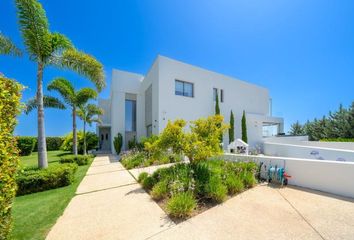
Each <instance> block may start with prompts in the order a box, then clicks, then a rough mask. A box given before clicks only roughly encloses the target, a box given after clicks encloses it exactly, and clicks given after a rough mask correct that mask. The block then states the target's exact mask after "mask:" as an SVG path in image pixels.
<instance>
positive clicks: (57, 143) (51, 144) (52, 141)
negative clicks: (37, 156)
mask: <svg viewBox="0 0 354 240" xmlns="http://www.w3.org/2000/svg"><path fill="white" fill-rule="evenodd" d="M63 141H64V139H63V137H46V143H47V151H58V150H60V147H61V145H62V144H63ZM37 148H38V145H37V141H36V144H35V145H34V150H33V151H34V152H37Z"/></svg>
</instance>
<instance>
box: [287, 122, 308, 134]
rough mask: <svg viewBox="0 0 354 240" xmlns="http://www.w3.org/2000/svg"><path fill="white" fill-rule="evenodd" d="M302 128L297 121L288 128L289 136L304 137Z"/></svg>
mask: <svg viewBox="0 0 354 240" xmlns="http://www.w3.org/2000/svg"><path fill="white" fill-rule="evenodd" d="M304 133H305V131H304V127H303V126H302V125H301V124H300V123H299V121H296V123H293V124H292V125H291V127H290V131H289V134H290V135H293V136H301V135H304Z"/></svg>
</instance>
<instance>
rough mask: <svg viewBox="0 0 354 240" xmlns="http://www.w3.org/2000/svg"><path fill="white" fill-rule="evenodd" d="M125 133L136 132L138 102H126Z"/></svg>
mask: <svg viewBox="0 0 354 240" xmlns="http://www.w3.org/2000/svg"><path fill="white" fill-rule="evenodd" d="M125 131H126V132H135V131H136V101H135V100H128V99H126V100H125Z"/></svg>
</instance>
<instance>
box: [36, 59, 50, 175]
mask: <svg viewBox="0 0 354 240" xmlns="http://www.w3.org/2000/svg"><path fill="white" fill-rule="evenodd" d="M43 69H44V65H43V63H38V71H37V101H38V107H37V109H38V139H37V141H38V166H39V167H40V168H46V167H48V161H47V143H46V140H45V128H44V106H43Z"/></svg>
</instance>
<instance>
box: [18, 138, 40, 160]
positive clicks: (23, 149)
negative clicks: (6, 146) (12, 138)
mask: <svg viewBox="0 0 354 240" xmlns="http://www.w3.org/2000/svg"><path fill="white" fill-rule="evenodd" d="M36 142H37V139H36V138H35V137H25V136H19V137H17V147H18V149H19V150H20V155H21V156H28V155H31V153H32V152H33V150H34V145H35V144H36Z"/></svg>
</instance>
